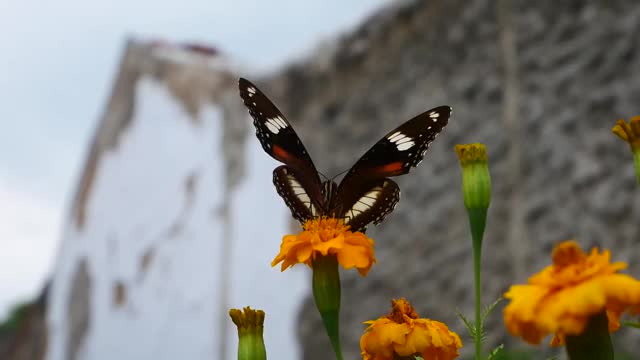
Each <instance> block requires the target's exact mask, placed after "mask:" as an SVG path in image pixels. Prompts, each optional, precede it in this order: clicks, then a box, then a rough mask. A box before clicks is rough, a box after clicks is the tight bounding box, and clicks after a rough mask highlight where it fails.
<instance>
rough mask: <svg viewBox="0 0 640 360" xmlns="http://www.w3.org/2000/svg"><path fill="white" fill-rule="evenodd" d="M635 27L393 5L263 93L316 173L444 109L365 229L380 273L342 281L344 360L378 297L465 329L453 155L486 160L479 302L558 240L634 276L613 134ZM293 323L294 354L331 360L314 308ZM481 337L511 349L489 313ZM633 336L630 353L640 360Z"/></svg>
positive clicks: (634, 48) (628, 102) (517, 8)
mask: <svg viewBox="0 0 640 360" xmlns="http://www.w3.org/2000/svg"><path fill="white" fill-rule="evenodd" d="M639 30H640V2H637V1H632V0H629V1H615V2H614V1H564V2H556V1H553V2H552V1H541V2H533V1H525V0H520V1H508V0H506V1H489V0H469V1H461V0H457V1H452V0H432V1H409V2H406V1H405V2H401V3H396V4H395V5H392V7H390V8H388V9H385V10H384V11H381V12H380V13H379V14H377V15H376V16H374V17H373V18H371V19H369V21H367V22H366V23H365V24H363V25H362V26H361V27H360V28H358V29H357V30H355V31H354V32H353V33H351V34H348V35H346V36H344V37H343V38H342V39H340V41H338V43H337V44H334V47H332V48H321V49H318V50H317V51H316V52H315V53H314V54H312V55H311V56H309V58H308V60H307V61H302V62H300V63H297V64H294V65H292V66H290V67H288V68H286V69H285V70H283V71H282V72H281V73H279V74H277V75H275V76H273V77H271V78H269V79H264V80H263V81H262V82H261V83H260V85H263V86H264V87H265V90H266V92H267V93H268V94H269V95H270V96H271V97H273V99H274V100H275V101H276V103H277V104H278V105H280V106H281V107H282V109H283V111H284V112H285V114H286V115H287V117H288V118H289V120H290V121H291V122H292V123H293V124H294V126H295V127H296V129H297V131H298V133H299V134H300V136H301V137H302V138H303V140H304V142H305V144H306V145H307V149H308V150H309V151H310V153H311V155H312V156H313V158H314V160H315V161H316V165H317V166H318V168H319V169H320V170H321V171H323V172H324V173H325V174H327V175H332V174H336V173H338V172H340V171H342V170H344V169H347V168H348V167H349V166H350V165H351V164H352V163H353V162H354V161H355V160H356V159H357V158H358V157H359V156H360V155H361V154H362V153H363V152H364V151H365V150H366V149H367V148H368V147H369V146H371V145H372V144H373V143H374V142H375V141H377V140H378V139H379V138H380V137H381V136H383V135H384V134H385V133H386V132H387V131H388V130H391V129H392V128H393V127H395V126H396V125H398V124H400V123H401V122H403V121H405V120H407V119H409V118H410V117H411V116H413V115H415V114H416V113H418V112H421V111H424V110H427V109H429V108H432V107H435V106H438V105H442V104H449V105H451V106H452V107H453V109H454V111H453V118H452V120H451V121H450V125H449V126H448V128H447V129H445V131H444V133H443V134H442V135H441V136H440V137H438V139H437V140H436V141H435V142H434V144H433V145H432V147H431V150H430V151H429V153H428V155H427V158H426V160H425V161H424V162H423V163H422V165H421V166H420V167H419V168H418V169H416V170H414V171H413V172H412V173H411V174H410V175H408V176H405V177H402V178H399V179H398V183H399V184H400V187H401V189H402V198H401V201H400V204H399V206H398V207H397V209H396V211H395V212H394V213H393V214H392V215H390V216H389V218H388V219H387V220H386V221H385V223H383V224H382V225H381V226H380V227H378V228H376V229H372V230H370V232H369V234H370V235H371V236H372V237H373V238H374V239H375V240H376V254H377V258H378V264H377V265H376V266H375V267H374V268H373V269H372V271H371V272H370V274H369V275H368V276H367V277H366V278H364V279H362V278H360V277H359V276H358V275H357V273H356V272H355V271H349V272H343V287H344V290H343V299H342V300H343V310H342V334H343V342H344V344H343V346H344V349H345V355H346V358H358V357H359V347H358V340H359V337H360V335H361V334H362V330H363V329H364V326H363V325H362V324H361V323H362V322H363V321H365V320H367V319H374V318H377V317H378V316H380V315H382V314H383V313H385V312H387V311H388V307H389V301H390V299H391V298H396V297H401V296H404V297H407V298H408V299H409V300H410V301H412V302H413V303H414V305H415V306H416V307H417V309H418V311H419V313H420V314H421V315H425V316H428V317H431V318H433V319H438V320H441V321H445V322H446V323H447V324H449V325H450V326H451V327H452V328H453V329H455V330H456V331H457V332H459V333H460V334H463V333H465V330H464V329H463V327H462V325H461V323H460V321H459V320H458V319H457V317H456V315H455V310H456V308H458V309H460V310H461V311H462V312H463V313H466V314H469V315H471V311H472V302H473V299H472V291H473V290H472V282H471V277H472V275H471V271H472V259H471V246H470V239H469V232H468V226H467V218H466V213H465V211H464V208H463V205H462V198H461V194H460V191H459V188H460V170H459V166H458V164H457V158H456V156H455V154H454V152H453V146H454V144H456V143H470V142H482V143H485V144H487V147H488V150H489V156H490V167H491V173H492V178H493V189H494V195H493V200H492V206H491V210H490V214H489V216H490V218H489V224H488V228H487V231H486V236H485V244H484V268H483V271H484V273H483V277H484V284H483V294H484V302H485V304H488V303H490V302H492V301H493V300H494V299H496V298H497V297H499V296H500V295H501V294H502V293H503V292H504V291H505V290H506V289H507V288H508V286H509V285H510V284H512V283H514V282H520V283H521V282H524V281H526V277H527V274H531V273H532V272H534V271H537V270H538V269H540V268H541V267H542V266H544V265H545V264H548V262H549V253H550V250H551V248H552V246H553V244H554V243H556V242H558V241H562V240H566V239H568V238H577V239H578V240H579V241H580V243H581V244H582V245H583V246H584V247H591V246H593V245H600V246H603V247H607V248H612V249H613V252H614V259H615V260H618V261H628V262H630V263H631V266H630V269H629V272H631V273H633V274H635V275H640V265H638V259H639V258H640V250H639V249H638V246H637V244H638V239H639V230H638V229H639V227H638V220H637V219H638V218H639V216H640V206H639V201H638V200H639V198H640V195H639V192H640V189H639V188H638V187H637V185H636V184H635V178H634V175H633V164H632V159H631V154H630V153H629V152H628V148H627V146H626V145H625V144H624V143H622V142H621V141H619V139H617V138H616V137H614V136H613V135H612V134H611V127H612V126H613V124H614V122H615V120H616V119H618V118H621V117H624V118H628V117H630V116H632V115H636V114H638V113H640V77H639V76H638V74H640V56H639V53H638V51H639V50H638V49H639V48H640V37H638V34H639ZM634 262H635V264H634ZM300 319H301V323H300V328H299V330H300V339H301V341H302V343H303V345H304V358H305V359H327V358H331V353H330V347H329V345H328V341H327V339H326V336H325V335H324V334H323V332H322V327H321V322H320V319H319V317H318V316H317V315H316V311H315V308H314V304H313V301H312V300H311V299H309V300H308V301H307V302H306V304H305V305H304V308H303V309H302V310H301V313H300ZM490 326H491V328H493V329H495V330H493V331H492V335H493V338H492V340H491V341H492V342H496V341H509V340H507V339H508V337H507V336H506V334H505V333H504V327H503V325H502V317H501V312H500V311H497V312H495V313H494V315H493V317H492V319H491V321H490ZM629 335H631V334H629V333H626V334H624V331H623V334H621V335H619V336H618V335H617V336H616V337H617V338H625V336H626V337H627V339H631V338H630V337H629ZM635 340H636V341H633V342H628V344H627V346H633V345H632V344H636V345H635V350H636V351H637V350H640V348H638V345H637V334H636V337H635ZM463 341H464V342H465V347H466V348H467V349H470V348H471V347H472V345H471V341H470V340H469V339H468V338H464V339H463ZM521 344H522V342H521V341H514V342H512V343H510V346H511V345H513V346H518V345H521ZM544 348H546V346H544Z"/></svg>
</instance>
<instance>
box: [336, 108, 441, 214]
mask: <svg viewBox="0 0 640 360" xmlns="http://www.w3.org/2000/svg"><path fill="white" fill-rule="evenodd" d="M450 116H451V108H450V107H449V106H440V107H437V108H435V109H431V110H429V111H426V112H424V113H422V114H420V115H418V116H416V117H414V118H412V119H411V120H409V121H407V122H405V123H404V124H402V125H400V126H399V127H397V128H396V129H394V130H392V131H391V132H389V133H388V134H387V135H385V136H384V137H383V138H382V139H380V141H378V142H377V143H376V144H375V145H373V147H372V148H371V149H369V151H367V152H366V153H365V154H364V155H363V156H362V157H361V158H360V159H359V160H358V161H357V162H356V163H355V164H354V165H353V166H352V167H351V169H350V170H349V171H348V172H347V174H346V175H345V177H344V178H343V180H342V182H341V183H340V186H339V187H338V190H337V194H336V196H335V202H334V203H333V204H332V205H331V208H333V209H336V211H335V213H337V214H340V215H342V216H344V217H345V220H349V221H350V222H351V223H353V224H356V223H357V224H358V225H359V226H366V224H368V223H371V222H374V223H378V222H380V221H382V220H381V219H380V220H378V215H379V212H380V211H382V212H384V215H387V214H388V213H389V212H390V211H392V210H393V207H389V206H386V205H384V204H387V201H388V198H390V199H395V202H394V203H393V206H395V203H396V202H397V201H398V199H399V196H400V191H399V189H398V186H397V185H396V184H395V183H394V182H393V181H391V180H390V179H387V177H390V176H399V175H404V174H407V173H408V172H409V171H410V170H411V168H413V167H415V166H418V164H420V162H422V159H423V158H424V155H425V153H426V151H427V149H428V148H429V144H431V142H432V141H433V140H434V139H435V138H436V136H437V135H438V134H439V133H440V131H442V129H443V128H444V127H445V126H446V125H447V123H448V122H449V117H450ZM379 186H382V188H383V190H384V191H380V192H377V193H373V194H372V196H370V197H375V201H374V200H370V201H365V202H366V203H367V204H363V202H362V201H363V196H364V195H365V194H367V193H370V191H371V189H375V188H376V187H379ZM365 208H366V211H365ZM354 209H356V210H361V211H360V212H359V213H358V212H357V211H355V212H354ZM348 218H350V219H348ZM382 218H384V216H383V217H382ZM360 224H364V225H360ZM352 226H355V225H352Z"/></svg>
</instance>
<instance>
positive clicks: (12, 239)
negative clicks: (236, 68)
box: [0, 0, 388, 317]
mask: <svg viewBox="0 0 640 360" xmlns="http://www.w3.org/2000/svg"><path fill="white" fill-rule="evenodd" d="M387 1H388V0H352V1H341V0H313V1H309V0H307V1H294V0H287V1H259V0H253V1H241V0H237V1H222V0H181V1H158V0H154V1H151V0H143V1H125V0H108V1H107V0H100V1H81V0H57V1H33V0H0V124H1V125H2V126H1V128H0V317H2V316H3V315H4V313H5V312H6V310H7V308H8V306H10V305H11V304H12V303H14V302H16V301H20V300H24V299H28V298H30V297H33V296H34V295H35V294H36V293H37V292H38V291H39V289H40V287H41V286H42V283H43V281H44V279H45V277H46V276H47V273H48V271H49V269H50V268H51V264H52V262H53V261H54V258H55V253H56V250H57V244H58V241H59V237H60V233H61V231H62V222H63V220H64V219H65V215H66V208H67V206H68V200H69V199H70V198H71V194H72V192H73V190H74V187H75V183H76V180H77V177H78V173H79V171H80V169H81V167H82V166H83V163H82V162H83V161H84V158H85V152H86V149H87V146H88V144H89V141H90V138H91V136H92V134H93V129H94V128H95V126H96V121H97V119H98V117H99V115H100V113H101V112H102V110H103V107H104V104H105V100H106V98H107V96H108V93H109V91H110V87H111V84H112V81H113V75H114V73H115V71H116V67H117V65H118V62H119V59H120V56H121V54H122V50H123V46H124V43H125V40H126V39H127V38H128V37H131V36H135V37H137V38H143V39H151V38H159V39H165V40H169V41H175V42H179V41H198V42H203V43H208V44H211V45H215V46H217V47H219V48H220V49H222V50H223V51H224V52H226V53H227V54H229V55H230V56H231V58H233V59H237V60H238V61H239V62H240V63H242V64H244V65H247V66H249V67H250V68H255V69H272V68H274V67H277V66H279V65H281V64H284V63H286V62H287V61H288V60H289V59H291V58H292V57H296V56H300V55H301V54H304V53H305V51H308V50H309V49H312V48H313V47H314V46H315V45H317V44H318V43H319V42H321V41H323V40H326V39H330V38H332V37H334V36H336V35H337V34H339V33H340V32H344V31H346V30H348V29H349V28H351V27H352V26H355V25H356V24H358V23H359V22H360V21H362V20H363V19H364V18H365V17H366V16H368V15H370V14H371V13H372V12H373V11H375V9H377V8H379V7H380V6H381V5H382V4H384V3H386V2H387Z"/></svg>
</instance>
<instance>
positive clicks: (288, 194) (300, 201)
mask: <svg viewBox="0 0 640 360" xmlns="http://www.w3.org/2000/svg"><path fill="white" fill-rule="evenodd" d="M273 184H274V185H275V186H276V190H277V191H278V195H280V197H281V198H283V199H284V202H285V204H287V206H288V207H289V209H290V210H291V215H292V216H293V218H294V219H296V220H298V221H299V222H301V223H303V224H304V222H305V221H307V220H309V219H313V218H315V217H317V216H318V215H319V209H318V207H317V205H316V204H314V203H313V202H312V201H311V197H310V196H309V193H308V192H307V190H306V189H305V188H304V187H303V186H302V184H301V183H300V180H298V178H297V177H296V175H295V173H294V172H293V170H292V169H291V168H289V167H288V166H286V165H282V166H278V167H277V168H276V169H275V170H273Z"/></svg>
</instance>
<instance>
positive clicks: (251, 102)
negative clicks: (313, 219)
mask: <svg viewBox="0 0 640 360" xmlns="http://www.w3.org/2000/svg"><path fill="white" fill-rule="evenodd" d="M238 88H239V90H240V97H241V98H242V101H243V102H244V104H245V106H246V107H247V109H249V114H250V115H251V117H252V118H253V124H254V126H255V128H256V136H257V137H258V140H260V144H261V145H262V148H263V149H264V151H265V152H266V153H267V154H269V155H271V157H273V158H274V159H276V160H278V161H280V162H282V163H284V164H286V165H287V166H288V167H289V171H290V172H291V173H294V174H295V177H296V179H297V181H298V182H299V183H300V184H301V185H302V186H303V188H304V189H305V190H306V191H307V194H308V196H310V197H311V200H312V202H313V203H316V204H317V205H320V204H321V203H322V201H323V200H322V194H321V186H322V185H321V182H320V177H319V176H318V172H317V170H316V168H315V166H314V165H313V161H312V160H311V157H310V156H309V154H308V153H307V150H306V149H305V147H304V145H302V141H300V138H299V137H298V135H297V134H296V132H295V131H294V130H293V128H292V127H291V124H290V123H289V121H287V119H286V118H285V117H284V115H282V113H281V112H280V110H278V108H277V107H276V106H275V105H274V104H273V103H272V102H271V100H269V99H268V98H267V97H266V96H265V95H264V94H263V93H262V91H260V89H258V87H256V86H255V85H254V84H252V83H251V82H250V81H249V80H246V79H243V78H240V80H239V81H238ZM285 200H286V199H285Z"/></svg>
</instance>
